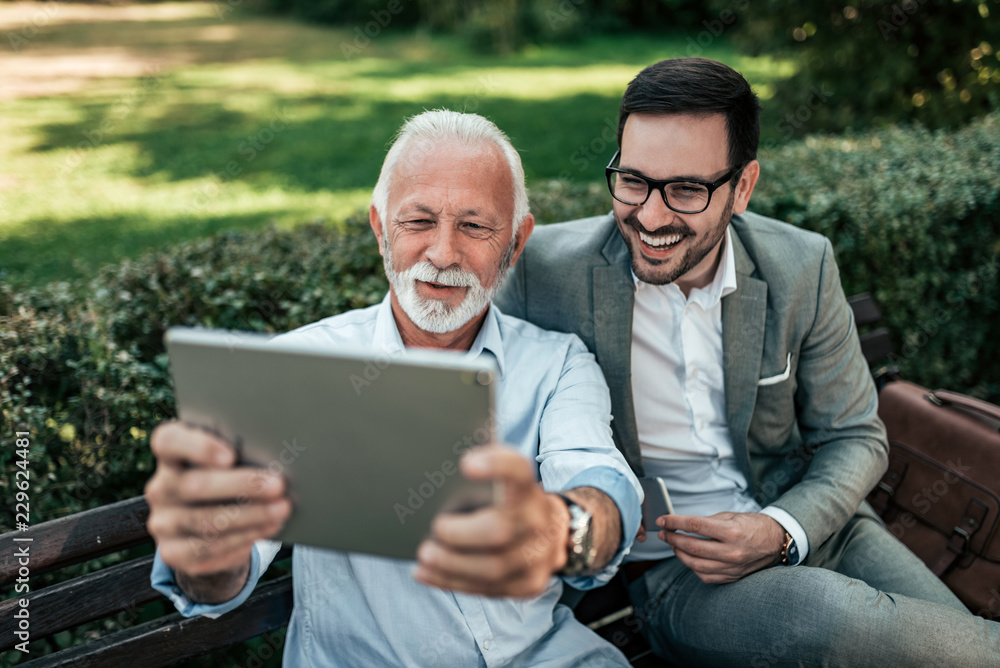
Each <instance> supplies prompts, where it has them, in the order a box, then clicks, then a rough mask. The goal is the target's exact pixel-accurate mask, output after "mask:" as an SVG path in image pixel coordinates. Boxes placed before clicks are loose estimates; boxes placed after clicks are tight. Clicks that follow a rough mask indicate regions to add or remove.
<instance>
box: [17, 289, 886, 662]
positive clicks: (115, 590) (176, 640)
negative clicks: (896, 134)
mask: <svg viewBox="0 0 1000 668" xmlns="http://www.w3.org/2000/svg"><path fill="white" fill-rule="evenodd" d="M849 302H850V304H851V308H852V309H853V311H854V317H855V321H856V323H857V325H858V327H859V330H860V331H861V334H860V338H861V346H862V350H863V352H864V355H865V358H866V359H867V360H868V361H869V364H874V363H876V362H879V361H881V360H882V359H884V358H885V357H887V356H888V355H890V354H891V352H892V345H891V342H890V340H889V332H888V330H887V329H885V328H884V327H880V328H874V327H873V325H875V324H876V323H877V322H878V321H879V320H880V319H881V313H880V312H879V310H878V307H877V306H876V305H875V303H874V301H873V300H872V298H871V296H870V295H868V294H867V293H866V294H862V295H857V296H855V297H852V298H851V299H850V300H849ZM148 515H149V508H148V507H147V505H146V502H145V499H143V498H142V497H136V498H133V499H128V500H125V501H120V502H118V503H114V504H111V505H108V506H102V507H100V508H95V509H93V510H88V511H85V512H81V513H77V514H75V515H70V516H68V517H64V518H61V519H57V520H52V521H49V522H45V523H42V524H37V525H35V526H32V527H31V528H30V529H28V530H27V531H23V532H11V533H7V534H4V535H2V536H0V545H4V546H5V548H10V546H24V545H27V546H29V554H30V562H29V568H30V577H31V591H30V593H29V594H27V595H26V596H24V598H27V599H28V600H29V605H28V610H29V611H30V615H29V632H30V637H31V640H32V641H35V640H39V639H44V638H51V637H52V636H54V635H56V634H58V633H61V632H63V631H66V630H71V629H74V628H77V627H79V626H80V625H83V624H87V623H88V622H93V621H95V620H102V619H117V620H118V621H119V622H120V625H121V626H124V627H126V628H122V629H121V630H118V631H115V632H112V633H110V634H108V635H104V636H101V637H100V638H98V639H96V640H91V641H88V642H85V643H82V644H79V645H76V646H73V647H68V648H66V649H63V650H60V651H57V652H54V653H51V654H47V655H45V656H40V657H37V658H31V659H30V662H29V665H31V666H32V668H49V667H54V666H73V667H74V668H87V667H90V666H94V667H95V668H96V667H100V668H117V667H119V666H120V667H121V668H132V667H133V666H135V665H136V657H137V656H141V657H142V660H141V665H142V666H144V667H146V668H157V667H159V666H171V665H175V664H177V663H180V662H183V661H185V660H187V659H190V658H193V657H198V656H203V655H205V654H206V653H208V652H211V651H213V650H216V649H220V648H223V647H227V646H229V645H233V644H235V643H239V642H242V641H244V640H248V639H250V638H253V637H256V636H259V635H262V634H265V633H268V632H272V631H276V630H278V629H281V628H282V627H284V626H285V625H286V624H287V623H288V620H289V618H290V616H291V610H292V576H291V575H282V576H280V577H277V578H276V579H273V580H270V581H266V582H262V583H261V584H259V585H258V586H257V589H256V590H255V591H254V593H253V594H252V595H251V596H250V598H249V599H248V600H247V601H246V602H245V603H244V604H243V605H241V606H240V607H238V608H236V609H235V610H233V611H231V612H229V613H227V614H225V615H222V616H221V617H219V618H218V619H214V620H213V619H207V618H204V617H195V618H190V619H189V618H185V617H182V616H181V615H180V614H179V613H176V612H172V613H169V614H167V615H166V616H163V617H160V618H158V619H154V620H151V621H146V622H142V623H135V622H136V621H137V620H138V618H139V609H140V608H141V606H143V605H146V604H148V603H151V602H153V601H156V600H163V601H165V602H166V605H167V606H169V609H172V608H173V606H172V604H171V603H169V602H167V601H166V599H165V598H164V597H163V596H162V595H161V594H160V593H159V592H157V591H156V590H154V589H153V588H152V587H150V586H149V575H150V570H151V568H152V562H153V556H152V539H151V538H150V536H149V534H148V533H147V531H146V519H147V517H148ZM15 538H17V539H21V540H20V541H19V542H14V539H15ZM124 550H132V551H133V552H135V551H138V552H144V553H145V554H144V555H142V556H136V557H134V558H131V559H128V560H125V561H123V562H122V563H118V564H115V565H112V566H108V567H106V568H101V569H99V570H97V571H94V572H91V573H87V574H86V575H82V576H78V577H75V578H72V579H69V580H67V581H63V582H58V583H56V584H51V585H49V586H46V587H42V588H37V584H36V583H38V582H39V581H40V579H41V576H43V575H45V574H47V573H53V572H56V571H58V570H60V569H64V568H66V567H68V566H72V565H75V564H80V563H83V562H87V561H90V560H93V559H97V558H100V557H104V556H107V555H110V554H112V553H116V552H122V551H124ZM290 556H291V548H290V547H287V546H286V547H285V548H283V549H282V551H281V552H279V553H278V556H277V557H276V558H275V564H278V565H281V564H285V565H286V566H287V560H288V559H289V558H290ZM20 567H21V565H20V564H19V563H18V557H17V555H16V554H15V549H13V548H10V549H4V550H3V551H2V553H0V587H5V588H12V587H13V584H14V582H15V580H16V579H17V578H18V571H19V569H20ZM272 568H273V567H272ZM20 598H22V596H20V595H18V596H13V597H11V598H8V599H7V600H5V601H3V602H0V639H2V640H0V643H2V644H0V651H3V652H7V651H10V650H12V649H13V648H14V646H15V645H16V644H17V643H18V642H19V639H18V637H17V636H16V635H15V632H16V631H17V630H18V621H19V620H18V619H16V618H15V617H14V614H15V612H16V610H17V608H18V605H19V603H18V600H19V599H20ZM564 600H565V601H566V602H567V603H568V604H570V605H571V606H572V607H574V611H575V614H576V616H577V618H578V619H580V620H581V621H582V622H584V623H585V624H587V625H588V626H589V627H590V628H592V629H594V630H595V631H596V632H597V633H598V634H600V635H601V636H602V637H604V638H605V639H607V640H608V641H610V642H612V643H613V644H615V645H616V646H618V647H619V649H621V650H622V651H623V652H624V653H625V655H626V656H627V657H628V658H629V661H630V662H631V663H632V665H634V666H637V667H639V668H662V667H663V666H668V665H669V664H667V663H665V662H663V661H662V660H661V659H659V658H658V657H656V656H654V655H653V654H652V651H651V650H650V648H649V645H648V643H647V642H646V641H645V639H644V638H643V637H642V636H641V635H640V634H638V633H636V631H635V629H636V626H637V625H636V624H634V623H629V621H630V615H632V614H633V611H632V607H631V604H630V602H629V598H628V593H627V591H626V589H625V584H624V581H623V580H622V578H621V577H618V578H616V579H615V580H614V581H613V582H612V583H610V584H608V585H607V586H605V587H602V588H601V589H599V590H596V591H593V592H588V593H587V594H586V595H581V594H579V593H578V592H573V591H571V590H570V591H568V592H567V595H566V596H565V597H564ZM273 651H274V652H275V653H280V651H281V647H277V648H274V650H273ZM30 657H31V655H26V656H25V658H30ZM24 663H25V662H24V661H23V660H22V661H21V662H20V664H24ZM20 664H19V665H20Z"/></svg>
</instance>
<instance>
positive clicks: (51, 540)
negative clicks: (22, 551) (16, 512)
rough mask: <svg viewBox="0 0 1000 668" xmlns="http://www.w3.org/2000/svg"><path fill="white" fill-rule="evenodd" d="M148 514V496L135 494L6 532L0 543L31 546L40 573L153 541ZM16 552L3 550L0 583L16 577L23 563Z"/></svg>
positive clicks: (34, 567) (33, 566) (33, 563)
mask: <svg viewBox="0 0 1000 668" xmlns="http://www.w3.org/2000/svg"><path fill="white" fill-rule="evenodd" d="M148 517H149V506H147V505H146V499H144V498H143V497H141V496H136V497H133V498H131V499H127V500H125V501H119V502H117V503H112V504H110V505H107V506H101V507H100V508H94V509H92V510H85V511H83V512H82V513H76V514H74V515H69V516H68V517H62V518H60V519H57V520H51V521H49V522H43V523H41V524H36V525H34V526H32V527H31V528H30V529H28V530H27V531H11V532H9V533H5V534H3V535H2V536H0V545H15V546H17V547H22V546H28V549H29V555H30V565H29V568H30V569H31V575H32V576H35V575H41V574H42V573H45V572H48V571H52V570H55V569H57V568H62V567H63V566H69V565H70V564H75V563H78V562H81V561H86V560H88V559H94V558H95V557H99V556H102V555H105V554H109V553H111V552H117V551H119V550H124V549H126V548H129V547H134V546H136V545H140V544H142V543H144V542H145V541H147V540H150V537H149V534H148V533H147V532H146V518H148ZM15 538H30V539H31V542H18V543H15V542H14V539H15ZM16 552H17V550H16V549H5V550H3V551H2V553H0V586H2V585H5V584H9V583H10V582H12V581H13V580H14V579H15V578H16V577H17V571H18V568H19V567H20V564H19V563H18V556H17V554H16Z"/></svg>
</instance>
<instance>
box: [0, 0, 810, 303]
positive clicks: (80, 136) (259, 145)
mask: <svg viewBox="0 0 1000 668" xmlns="http://www.w3.org/2000/svg"><path fill="white" fill-rule="evenodd" d="M216 7H217V5H216V4H213V3H162V4H153V5H136V6H121V7H107V6H83V5H69V4H65V5H60V4H56V3H51V4H47V5H41V4H33V3H0V34H2V35H4V36H8V35H10V34H15V35H22V36H26V35H28V34H33V32H32V31H31V30H30V29H27V28H26V27H25V26H29V25H31V24H32V23H34V24H36V25H38V26H39V27H38V29H37V34H33V36H32V37H31V38H30V39H27V40H26V41H25V42H22V43H19V45H18V46H19V50H17V51H13V50H12V45H11V44H7V43H4V44H2V45H0V48H3V49H4V56H3V58H2V59H0V109H2V111H0V117H2V118H3V123H2V124H0V280H3V281H6V282H10V283H13V284H14V285H31V284H39V283H43V282H46V281H51V280H62V279H72V278H75V277H80V276H89V275H92V274H93V272H94V271H95V269H96V268H97V267H99V266H100V265H102V264H104V263H107V262H111V261H115V260H117V259H120V258H123V257H130V256H134V255H137V254H139V253H141V252H142V251H144V250H146V249H149V248H155V247H161V246H164V245H167V244H170V243H172V242H175V241H178V240H181V239H188V238H193V237H198V236H203V235H207V234H210V233H213V232H216V231H219V230H223V229H228V228H233V227H241V228H252V227H257V226H261V225H266V224H267V223H268V222H269V221H274V222H275V223H276V224H277V225H279V226H291V225H295V224H298V223H302V222H304V221H308V220H314V219H316V218H318V217H325V218H328V219H330V220H339V219H342V218H343V217H344V216H345V215H346V214H348V213H350V212H352V211H355V210H357V209H359V208H363V207H365V206H366V205H367V202H368V196H369V193H370V189H371V187H372V186H373V185H374V183H375V180H376V178H377V175H378V170H379V167H380V165H381V161H382V157H383V155H384V152H385V148H386V143H387V140H388V139H389V138H390V136H391V135H392V133H393V132H394V131H395V130H396V129H397V128H398V126H399V125H400V123H401V121H402V119H403V118H404V117H406V116H409V115H412V114H415V113H418V112H420V111H421V110H423V109H429V108H435V107H449V108H453V109H459V110H466V111H475V112H477V113H481V114H483V115H485V116H487V117H489V118H491V119H493V120H494V121H496V123H497V124H498V125H499V126H500V127H501V128H502V129H504V130H505V131H506V132H507V133H508V134H509V135H510V136H511V138H512V140H513V141H514V144H515V145H516V146H517V147H518V148H519V149H520V150H521V152H522V155H523V159H524V164H525V171H526V173H527V177H528V181H529V185H530V184H531V183H532V182H535V181H537V180H539V179H553V178H564V179H569V180H573V181H581V182H582V181H593V180H598V179H600V178H602V177H601V173H602V171H601V170H602V168H603V167H604V164H605V162H606V161H607V159H608V158H609V157H610V155H611V153H612V152H613V150H614V148H613V135H612V131H611V130H610V129H608V128H609V126H610V127H612V128H613V127H614V124H615V119H616V115H617V107H618V101H619V98H620V95H621V92H622V90H623V88H624V86H625V85H626V84H627V83H628V81H629V80H630V79H631V77H632V76H634V74H635V73H636V72H637V71H638V70H639V69H640V68H641V67H643V66H644V65H646V64H649V63H651V62H654V61H656V60H658V59H661V58H665V57H671V56H677V55H684V54H685V50H686V48H687V45H688V44H689V42H688V41H687V39H688V38H687V36H686V35H661V36H654V35H632V36H609V37H601V38H595V39H591V40H588V41H586V42H583V43H579V44H574V45H564V46H558V47H549V46H546V47H537V48H528V49H526V50H525V51H523V52H521V53H518V54H516V55H513V56H507V57H500V56H483V55H475V54H471V53H469V52H468V51H467V50H466V49H465V48H464V47H463V46H462V44H461V43H460V42H459V41H458V40H456V39H453V38H442V37H439V36H435V37H431V36H429V35H426V34H420V33H412V32H407V33H399V32H396V33H393V32H389V31H387V32H385V33H383V34H381V35H378V36H377V37H376V38H375V39H373V40H371V43H370V45H368V46H366V47H364V48H363V49H361V51H360V53H358V54H356V55H353V56H352V57H345V55H344V52H343V48H342V47H343V45H345V44H346V45H353V40H354V33H353V28H354V26H345V27H342V28H321V27H316V26H309V25H303V24H299V23H296V22H294V21H289V20H284V19H277V18H274V17H269V16H260V15H255V14H251V13H240V12H233V13H229V14H227V15H226V16H224V17H222V18H220V17H219V16H218V15H217V10H216ZM42 12H44V13H42ZM5 41H7V39H6V38H5ZM704 55H706V56H709V57H713V58H717V59H719V60H722V61H724V62H727V63H729V64H731V65H733V66H734V67H736V68H737V69H739V70H741V71H742V72H744V73H745V74H746V75H747V77H748V78H749V79H750V80H751V82H752V83H754V84H755V85H756V86H757V87H758V90H759V92H760V93H761V94H762V95H763V96H765V97H766V96H767V95H768V94H769V84H770V83H771V82H773V81H774V80H775V79H776V78H778V77H784V76H788V75H790V74H791V73H792V66H791V65H790V64H789V63H776V62H773V61H771V60H768V59H766V58H748V57H744V56H741V55H739V54H736V53H735V52H734V51H733V50H732V49H731V48H730V47H729V46H728V44H727V43H726V42H725V41H724V40H722V39H716V40H715V41H714V42H713V43H712V44H711V45H710V46H709V47H708V48H706V49H705V50H704ZM773 125H774V124H773V122H772V123H767V122H765V124H764V127H765V136H767V128H769V127H773ZM609 138H612V141H611V142H609V141H607V140H608V139H609Z"/></svg>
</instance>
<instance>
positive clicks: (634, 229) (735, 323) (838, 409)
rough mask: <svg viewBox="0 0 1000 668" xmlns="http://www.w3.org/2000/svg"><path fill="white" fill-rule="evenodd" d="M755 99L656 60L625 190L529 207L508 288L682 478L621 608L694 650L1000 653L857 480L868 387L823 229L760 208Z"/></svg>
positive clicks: (652, 467) (627, 123)
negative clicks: (607, 202)
mask: <svg viewBox="0 0 1000 668" xmlns="http://www.w3.org/2000/svg"><path fill="white" fill-rule="evenodd" d="M759 110H760V105H759V102H758V100H757V97H756V96H755V95H754V93H753V92H752V91H751V89H750V86H749V84H748V83H747V82H746V80H745V79H744V78H743V77H742V76H741V75H740V74H739V73H738V72H736V71H734V70H732V69H731V68H729V67H727V66H726V65H723V64H721V63H718V62H715V61H711V60H707V59H703V58H679V59H674V60H665V61H662V62H659V63H656V64H654V65H651V66H649V67H647V68H646V69H644V70H643V71H642V72H640V73H639V75H638V76H637V77H636V78H635V79H634V80H633V81H632V82H631V83H630V84H629V86H628V88H627V90H626V91H625V95H624V97H623V100H622V104H621V110H620V114H619V125H618V145H619V147H620V150H619V151H618V153H616V154H615V156H614V157H613V158H612V159H611V162H610V163H609V165H608V167H607V168H606V176H607V181H608V187H609V190H610V193H611V195H612V198H613V200H612V204H613V211H612V213H610V214H608V215H606V216H600V217H597V218H591V219H586V220H580V221H573V222H570V223H564V224H559V225H551V226H545V227H542V228H539V229H537V230H536V233H535V235H534V236H533V237H532V239H531V240H530V241H529V242H528V245H527V247H526V249H525V252H524V254H523V255H522V257H521V259H520V261H519V262H518V264H517V265H516V267H515V269H514V272H513V273H512V275H511V278H510V279H509V281H508V283H507V284H506V285H505V286H504V288H503V289H502V291H501V293H500V295H499V296H498V298H497V300H496V301H497V304H498V305H499V306H500V307H501V309H503V311H504V312H506V313H510V314H513V315H515V316H517V317H520V318H524V319H527V320H529V321H532V322H534V323H536V324H538V325H540V326H542V327H545V328H547V329H554V330H560V331H566V332H574V333H576V334H578V335H580V337H581V338H582V339H583V340H584V342H585V343H586V344H587V345H588V346H589V347H590V349H591V350H592V351H593V352H594V353H595V355H596V356H597V360H598V362H599V363H600V365H601V367H602V369H603V371H604V374H605V378H606V379H607V381H608V385H609V386H610V388H611V394H612V412H613V415H614V421H613V423H612V427H613V430H614V437H615V441H616V444H617V446H618V448H619V449H620V450H621V451H622V453H623V454H624V455H625V457H626V459H627V460H628V461H629V463H630V465H631V466H632V467H633V469H634V470H635V471H636V473H637V474H638V475H640V476H646V477H658V478H660V479H662V480H663V481H664V482H665V485H666V488H667V489H668V490H669V493H670V496H671V498H672V501H673V506H674V509H675V513H674V514H672V515H665V516H662V517H660V518H659V519H658V520H657V525H658V529H659V531H657V532H655V533H654V532H653V531H650V532H649V533H648V534H644V532H642V530H640V536H639V541H640V542H639V543H637V544H636V545H635V546H633V548H632V551H631V554H630V556H629V559H630V561H629V563H626V564H625V567H624V569H623V571H624V573H625V576H626V578H627V580H628V581H629V589H630V594H631V596H632V599H633V604H634V608H635V613H634V616H633V617H632V618H631V619H630V620H629V621H630V623H631V625H632V626H633V627H634V626H638V627H639V628H640V629H641V630H642V632H643V633H644V634H645V635H646V637H647V638H648V639H649V641H650V643H651V645H652V646H653V648H654V650H655V651H656V652H657V653H658V654H660V655H661V656H664V657H666V658H668V659H670V660H671V661H673V662H675V663H677V664H681V665H699V666H706V665H725V666H730V665H739V666H745V665H754V666H756V665H767V666H778V665H831V666H869V665H871V666H888V665H908V666H917V665H944V663H947V664H948V665H962V666H987V665H1000V625H998V624H997V623H996V622H990V621H986V620H983V619H980V618H978V617H974V616H972V615H971V614H969V612H968V611H966V610H965V608H964V607H963V606H962V604H961V603H960V602H959V601H958V599H957V598H955V597H954V595H952V594H951V592H950V591H949V590H948V589H947V588H946V587H945V586H944V585H943V584H942V583H941V582H940V581H939V580H938V579H937V578H936V577H935V576H934V575H933V574H932V573H931V572H930V571H929V570H928V569H927V568H926V567H925V566H924V565H923V563H922V562H920V560H919V559H917V558H916V557H915V556H914V555H913V554H912V553H910V552H909V551H908V550H907V549H906V548H905V547H904V546H903V545H902V544H901V543H899V542H898V541H897V540H896V539H895V538H893V537H892V536H891V535H890V534H889V533H888V532H887V531H886V530H885V528H884V527H883V526H882V524H881V522H880V521H879V519H878V518H877V516H876V515H875V514H874V513H873V512H872V510H871V508H870V507H868V505H867V504H866V503H865V502H864V498H865V495H866V494H867V493H868V491H869V490H870V489H871V488H872V487H873V486H874V485H875V484H876V483H877V482H878V480H879V479H880V477H881V476H882V473H883V472H884V471H885V468H886V461H887V450H888V445H887V443H886V438H885V431H884V428H883V426H882V423H881V422H880V421H879V419H878V416H877V413H876V409H877V395H876V392H875V388H874V386H873V384H872V381H871V378H870V375H869V372H868V367H867V365H866V363H865V360H864V358H863V356H862V354H861V349H860V345H859V343H858V339H857V335H856V332H855V329H854V323H853V319H852V316H851V311H850V308H849V306H848V304H847V301H846V299H845V297H844V293H843V290H842V288H841V286H840V279H839V273H838V269H837V265H836V262H835V260H834V258H833V250H832V247H831V245H830V243H829V241H828V240H827V239H826V238H824V237H822V236H820V235H818V234H814V233H811V232H806V231H803V230H800V229H798V228H795V227H792V226H790V225H787V224H784V223H781V222H778V221H776V220H772V219H769V218H764V217H762V216H757V215H754V214H751V213H749V212H747V206H748V204H749V202H750V196H751V194H752V193H753V189H754V186H755V184H756V183H757V179H758V177H759V176H760V165H759V163H758V162H757V160H756V152H757V144H758V140H759V135H760V128H759ZM791 566H798V567H797V568H790V567H791ZM942 662H944V663H942Z"/></svg>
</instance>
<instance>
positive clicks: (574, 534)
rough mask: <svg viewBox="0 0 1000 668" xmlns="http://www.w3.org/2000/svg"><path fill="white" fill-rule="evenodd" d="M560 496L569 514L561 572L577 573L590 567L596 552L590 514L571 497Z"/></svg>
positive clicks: (567, 573)
mask: <svg viewBox="0 0 1000 668" xmlns="http://www.w3.org/2000/svg"><path fill="white" fill-rule="evenodd" d="M560 496H561V495H560ZM562 498H563V500H564V501H565V502H566V505H567V507H568V508H569V516H570V522H569V545H568V554H567V559H566V567H565V568H564V569H563V571H562V572H563V573H564V574H566V575H577V574H579V573H584V572H586V571H589V570H590V569H591V567H592V566H593V565H594V559H595V557H596V553H597V551H596V550H595V549H594V536H593V534H592V533H591V530H590V529H591V524H590V522H591V515H590V513H589V512H587V510H586V509H584V508H583V507H581V506H580V505H578V504H577V503H575V502H574V501H573V500H572V499H569V498H567V497H565V496H564V497H562Z"/></svg>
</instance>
